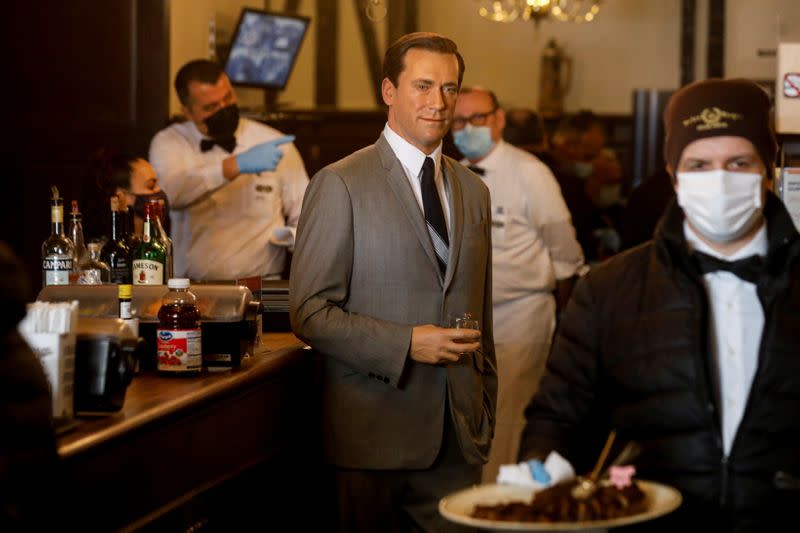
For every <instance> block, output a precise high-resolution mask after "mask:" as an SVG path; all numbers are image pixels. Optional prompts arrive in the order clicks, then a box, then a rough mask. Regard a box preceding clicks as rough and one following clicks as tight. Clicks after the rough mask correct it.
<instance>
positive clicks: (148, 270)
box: [133, 259, 164, 285]
mask: <svg viewBox="0 0 800 533" xmlns="http://www.w3.org/2000/svg"><path fill="white" fill-rule="evenodd" d="M133 284H134V285H163V284H164V264H163V263H159V262H158V261H153V260H152V259H136V260H134V262H133Z"/></svg>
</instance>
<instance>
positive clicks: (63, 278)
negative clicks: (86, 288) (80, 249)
mask: <svg viewBox="0 0 800 533" xmlns="http://www.w3.org/2000/svg"><path fill="white" fill-rule="evenodd" d="M42 270H43V271H44V282H45V285H69V273H70V272H71V271H72V258H71V257H69V256H67V255H55V254H54V255H48V256H45V258H44V259H42Z"/></svg>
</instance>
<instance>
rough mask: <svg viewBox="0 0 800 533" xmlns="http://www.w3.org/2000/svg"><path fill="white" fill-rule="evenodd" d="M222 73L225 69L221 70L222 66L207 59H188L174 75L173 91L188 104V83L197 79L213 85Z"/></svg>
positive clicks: (182, 101)
mask: <svg viewBox="0 0 800 533" xmlns="http://www.w3.org/2000/svg"><path fill="white" fill-rule="evenodd" d="M223 74H225V71H224V70H222V67H221V66H219V65H218V64H217V63H214V62H213V61H209V60H208V59H195V60H194V61H189V62H188V63H186V64H185V65H183V66H182V67H181V69H180V70H179V71H178V73H177V74H176V75H175V92H177V93H178V100H180V101H181V103H182V104H183V105H185V106H188V105H189V84H190V83H192V82H193V81H198V82H200V83H208V84H211V85H214V84H215V83H217V80H219V77H220V76H222V75H223Z"/></svg>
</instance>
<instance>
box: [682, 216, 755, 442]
mask: <svg viewBox="0 0 800 533" xmlns="http://www.w3.org/2000/svg"><path fill="white" fill-rule="evenodd" d="M683 233H684V235H685V236H686V242H687V243H688V245H689V249H690V250H697V251H699V252H702V253H705V254H708V255H711V256H714V257H717V258H719V259H723V260H726V261H735V260H737V259H743V258H745V257H749V256H751V255H761V256H765V255H766V253H767V228H766V225H762V227H761V229H760V230H758V233H756V235H755V236H754V237H753V239H752V240H751V241H750V242H749V243H747V244H746V245H745V246H743V247H742V248H741V249H739V250H737V251H736V252H735V253H733V254H731V255H730V256H725V255H722V254H720V253H719V252H717V251H716V250H714V249H713V248H711V247H710V246H708V245H707V244H706V243H704V242H703V241H702V240H700V238H699V237H698V236H697V235H696V234H695V232H694V230H692V228H691V227H690V226H689V225H688V223H687V222H684V225H683ZM703 283H704V285H705V287H706V291H707V293H708V301H709V312H710V316H709V321H710V325H711V331H710V334H711V349H712V350H713V356H714V361H715V363H716V367H717V376H716V377H717V379H718V383H719V394H720V397H719V407H720V414H721V418H722V443H723V450H724V452H725V455H728V454H729V453H730V451H731V446H733V440H734V437H735V436H736V431H737V429H738V427H739V423H740V422H741V421H742V415H743V414H744V409H745V406H746V405H747V398H748V396H749V395H750V387H751V385H752V384H753V377H754V376H755V374H756V368H757V367H758V351H759V347H760V346H761V334H762V332H763V330H764V309H763V308H762V307H761V302H760V301H759V299H758V293H757V292H756V286H755V284H753V283H750V282H747V281H744V280H743V279H741V278H739V277H738V276H736V275H735V274H733V273H731V272H726V271H717V272H709V273H707V274H704V275H703Z"/></svg>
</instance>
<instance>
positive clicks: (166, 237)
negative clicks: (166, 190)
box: [150, 199, 173, 280]
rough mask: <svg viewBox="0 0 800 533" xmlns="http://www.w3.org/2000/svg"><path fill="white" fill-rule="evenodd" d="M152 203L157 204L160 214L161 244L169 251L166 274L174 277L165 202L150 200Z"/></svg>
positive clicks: (157, 211)
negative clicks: (166, 225) (165, 219)
mask: <svg viewBox="0 0 800 533" xmlns="http://www.w3.org/2000/svg"><path fill="white" fill-rule="evenodd" d="M150 203H153V204H155V206H156V207H155V209H156V214H157V216H158V220H157V221H156V222H157V225H158V235H159V238H160V239H161V244H162V245H163V246H164V251H165V252H166V253H167V264H166V267H167V273H166V274H165V276H166V278H167V280H170V279H172V275H173V268H172V239H170V238H169V235H168V234H167V230H165V229H164V204H163V203H161V200H156V199H153V200H150Z"/></svg>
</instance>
